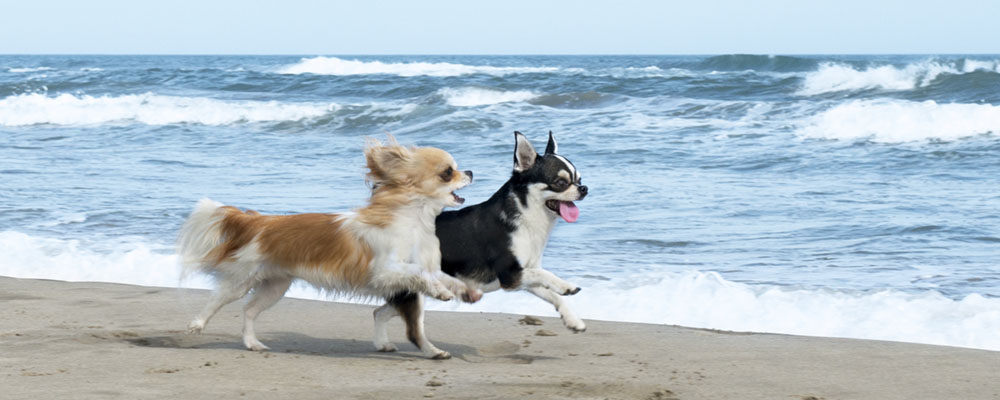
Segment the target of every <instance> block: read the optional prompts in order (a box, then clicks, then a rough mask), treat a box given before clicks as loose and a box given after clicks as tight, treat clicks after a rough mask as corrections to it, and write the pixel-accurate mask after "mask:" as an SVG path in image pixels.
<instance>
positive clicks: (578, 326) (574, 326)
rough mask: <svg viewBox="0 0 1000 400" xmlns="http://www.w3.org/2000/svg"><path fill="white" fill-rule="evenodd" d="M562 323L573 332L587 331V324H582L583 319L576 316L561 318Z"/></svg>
mask: <svg viewBox="0 0 1000 400" xmlns="http://www.w3.org/2000/svg"><path fill="white" fill-rule="evenodd" d="M563 325H565V326H566V329H569V330H571V331H573V333H583V332H585V331H587V324H584V323H583V320H581V319H579V318H576V317H571V318H563Z"/></svg>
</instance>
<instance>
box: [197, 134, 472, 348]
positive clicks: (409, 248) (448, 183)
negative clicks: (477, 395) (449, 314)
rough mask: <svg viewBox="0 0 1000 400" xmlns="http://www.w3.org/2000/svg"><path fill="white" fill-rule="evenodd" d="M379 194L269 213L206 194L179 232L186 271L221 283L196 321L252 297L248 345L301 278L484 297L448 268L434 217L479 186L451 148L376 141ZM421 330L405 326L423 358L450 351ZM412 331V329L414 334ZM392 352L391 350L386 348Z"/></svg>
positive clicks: (379, 289)
mask: <svg viewBox="0 0 1000 400" xmlns="http://www.w3.org/2000/svg"><path fill="white" fill-rule="evenodd" d="M365 159H366V161H367V166H368V169H369V171H368V173H367V176H366V178H367V180H368V181H369V183H370V184H371V185H372V187H373V190H372V196H371V199H370V201H369V203H368V205H367V206H365V207H363V208H361V209H358V210H356V212H353V213H342V214H296V215H261V214H260V213H257V212H255V211H249V210H248V211H241V210H239V209H237V208H235V207H231V206H224V205H222V204H221V203H218V202H215V201H212V200H208V199H203V200H201V201H199V202H198V204H197V206H195V209H194V211H193V212H192V213H191V215H190V216H189V217H188V219H187V221H186V222H185V223H184V226H183V227H182V228H181V232H180V235H179V238H178V252H179V254H180V256H181V263H182V264H183V266H184V271H185V272H184V274H185V276H186V275H187V274H189V273H191V272H194V271H199V272H202V273H205V274H208V275H211V276H212V277H214V278H215V281H216V284H217V289H216V290H215V292H214V293H213V295H212V298H211V300H210V301H209V303H208V304H207V305H206V306H205V308H204V310H202V312H201V313H200V314H198V316H197V317H195V319H194V320H192V321H191V323H190V324H189V326H188V332H189V333H199V332H201V330H202V329H204V327H205V324H206V323H207V322H208V320H209V319H211V318H212V316H213V315H215V313H216V312H218V311H219V309H220V308H222V306H224V305H226V304H229V303H231V302H233V301H235V300H237V299H240V298H242V297H243V296H245V295H246V294H247V293H251V297H250V299H249V301H248V302H247V303H246V305H245V306H244V307H243V313H244V325H243V343H244V344H245V345H246V347H247V348H248V349H250V350H254V351H263V350H267V349H268V347H267V346H265V345H264V344H263V343H261V342H260V341H259V340H257V336H256V334H255V333H254V320H255V319H256V318H257V315H258V314H260V313H261V312H262V311H264V310H266V309H267V308H269V307H271V306H272V305H274V304H275V303H277V302H278V300H280V299H281V298H282V297H283V296H284V294H285V292H286V291H287V290H288V288H289V286H290V285H291V283H292V281H293V280H295V279H301V280H304V281H306V282H308V283H310V284H312V285H313V286H315V287H317V288H320V289H323V290H327V291H331V292H336V293H343V294H348V295H353V296H361V297H368V296H371V297H380V298H390V297H392V296H394V295H395V294H397V293H400V292H415V293H422V294H426V295H428V296H431V297H434V298H436V299H439V300H443V301H447V300H451V299H452V298H453V297H454V296H455V294H454V293H458V294H459V295H460V296H462V298H463V299H464V300H465V301H469V302H474V301H476V300H479V297H480V296H481V295H482V292H480V291H478V290H476V289H469V288H468V287H467V286H466V285H465V284H464V283H463V282H462V281H460V280H458V279H455V278H452V277H450V276H448V275H446V274H444V273H442V272H441V266H440V264H441V252H440V250H439V241H438V238H437V236H436V235H435V233H434V219H435V217H437V215H438V214H440V213H441V211H442V210H443V209H444V207H447V206H457V205H460V204H462V202H463V201H464V199H462V198H461V197H458V196H457V195H455V193H454V191H455V190H458V189H460V188H462V187H465V186H466V185H468V184H470V183H471V182H472V172H471V171H465V172H460V171H458V166H457V165H456V163H455V160H454V159H453V158H452V156H451V155H450V154H448V153H447V152H445V151H443V150H440V149H435V148H430V147H422V148H416V147H404V146H401V145H399V144H397V143H396V142H395V140H394V139H392V138H391V137H390V141H389V143H388V144H381V143H379V142H378V141H370V142H369V143H368V145H367V146H366V149H365ZM418 322H419V326H413V327H411V326H407V328H408V329H407V330H408V335H413V336H415V337H414V338H413V339H415V343H417V344H418V346H419V347H420V349H421V350H422V351H423V353H424V355H425V356H427V357H430V358H436V359H441V358H449V357H450V356H451V355H450V354H448V353H447V352H445V351H442V350H440V349H438V348H437V347H435V346H434V345H433V344H431V342H430V341H428V340H427V338H426V337H425V336H424V332H423V319H422V318H421V319H420V321H418ZM411 331H412V332H411ZM379 350H384V349H379Z"/></svg>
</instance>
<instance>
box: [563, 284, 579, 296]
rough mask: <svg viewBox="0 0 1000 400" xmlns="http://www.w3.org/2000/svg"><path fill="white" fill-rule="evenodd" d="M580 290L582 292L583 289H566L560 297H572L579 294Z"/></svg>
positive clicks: (577, 287)
mask: <svg viewBox="0 0 1000 400" xmlns="http://www.w3.org/2000/svg"><path fill="white" fill-rule="evenodd" d="M581 290H583V288H581V287H579V286H576V287H574V288H571V289H566V291H565V292H563V294H562V295H563V296H572V295H574V294H577V293H580V291H581Z"/></svg>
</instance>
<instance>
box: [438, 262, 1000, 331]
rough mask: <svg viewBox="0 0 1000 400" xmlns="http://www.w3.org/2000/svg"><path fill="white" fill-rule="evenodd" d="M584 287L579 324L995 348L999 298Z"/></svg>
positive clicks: (577, 303) (532, 303)
mask: <svg viewBox="0 0 1000 400" xmlns="http://www.w3.org/2000/svg"><path fill="white" fill-rule="evenodd" d="M626 282H628V284H625V283H626ZM632 282H635V283H632ZM582 284H583V286H584V290H583V291H582V292H580V294H578V295H576V296H572V297H567V298H566V300H567V301H568V302H569V303H570V305H571V307H572V308H573V310H574V311H575V312H577V314H579V315H580V316H581V317H582V318H585V319H599V320H611V321H625V322H643V323H655V324H671V325H681V326H689V327H701V328H711V329H722V330H732V331H751V332H772V333H785V334H795V335H808V336H829V337H845V338H857V339H877V340H893V341H903V342H916V343H927V344H938V345H949V346H960V347H970V348H981V349H991V350H1000V335H997V334H996V332H998V331H1000V299H994V298H985V297H982V296H979V295H970V296H967V297H965V298H964V299H961V300H952V299H949V298H946V297H944V296H942V295H940V294H938V293H936V292H932V291H928V292H923V293H919V294H910V293H903V292H898V291H891V290H884V291H877V292H867V293H860V292H858V293H855V292H845V291H836V290H796V289H786V288H780V287H776V286H765V285H746V284H742V283H737V282H731V281H728V280H726V279H724V278H723V277H722V276H720V275H719V274H717V273H714V272H698V271H690V272H686V273H676V274H666V275H665V276H662V277H658V278H651V277H649V276H640V277H633V279H627V280H620V279H615V280H612V281H592V282H583V283H582ZM633 285H634V286H633ZM433 307H434V308H437V309H457V310H461V311H479V310H489V311H501V312H509V313H518V314H536V315H546V316H557V314H556V313H555V311H553V310H552V306H550V305H548V304H547V303H545V302H543V301H542V300H540V299H537V298H534V297H533V296H530V295H527V294H523V293H505V294H487V295H486V296H485V297H484V299H483V300H482V302H481V304H474V305H467V304H463V305H460V306H457V307H456V306H454V305H452V304H440V303H434V304H433Z"/></svg>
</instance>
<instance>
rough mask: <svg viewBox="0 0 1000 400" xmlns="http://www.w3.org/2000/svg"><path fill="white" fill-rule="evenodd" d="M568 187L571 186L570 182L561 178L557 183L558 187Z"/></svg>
mask: <svg viewBox="0 0 1000 400" xmlns="http://www.w3.org/2000/svg"><path fill="white" fill-rule="evenodd" d="M566 186H569V181H567V180H565V179H562V178H559V180H558V181H556V187H566Z"/></svg>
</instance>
